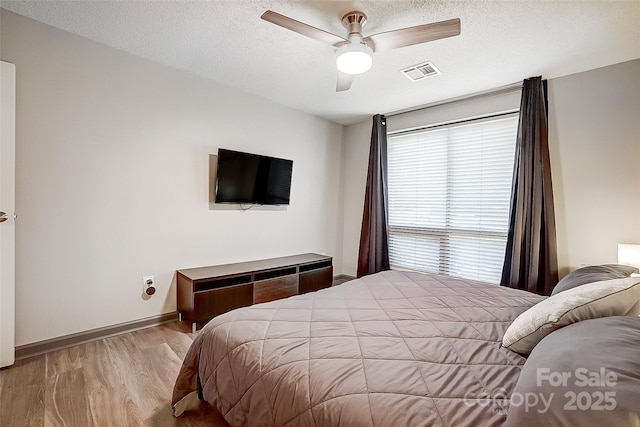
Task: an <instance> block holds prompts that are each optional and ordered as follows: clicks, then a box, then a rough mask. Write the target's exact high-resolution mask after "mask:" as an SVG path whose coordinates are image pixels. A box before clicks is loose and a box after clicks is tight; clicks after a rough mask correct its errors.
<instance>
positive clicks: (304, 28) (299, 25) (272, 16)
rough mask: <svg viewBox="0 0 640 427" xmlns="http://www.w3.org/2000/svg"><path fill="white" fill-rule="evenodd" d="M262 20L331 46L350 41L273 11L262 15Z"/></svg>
mask: <svg viewBox="0 0 640 427" xmlns="http://www.w3.org/2000/svg"><path fill="white" fill-rule="evenodd" d="M261 18H262V19H264V20H265V21H267V22H271V23H272V24H276V25H279V26H280V27H283V28H286V29H287V30H291V31H295V32H296V33H299V34H302V35H303V36H307V37H311V38H312V39H315V40H319V41H321V42H325V43H329V44H330V45H335V44H338V43H343V42H345V41H348V40H347V39H345V38H343V37H340V36H336V35H335V34H332V33H329V32H327V31H324V30H321V29H319V28H316V27H312V26H311V25H307V24H305V23H303V22H300V21H296V20H295V19H292V18H289V17H288V16H284V15H280V14H279V13H276V12H274V11H272V10H267V11H266V12H265V13H263V14H262V16H261Z"/></svg>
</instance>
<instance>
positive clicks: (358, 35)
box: [342, 11, 367, 43]
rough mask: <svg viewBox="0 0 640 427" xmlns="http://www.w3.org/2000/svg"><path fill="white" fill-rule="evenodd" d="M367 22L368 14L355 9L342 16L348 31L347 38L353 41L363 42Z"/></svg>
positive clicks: (343, 23)
mask: <svg viewBox="0 0 640 427" xmlns="http://www.w3.org/2000/svg"><path fill="white" fill-rule="evenodd" d="M366 23H367V15H365V14H364V13H363V12H359V11H353V12H349V13H347V14H346V15H344V16H343V17H342V25H344V26H345V28H346V29H347V31H348V36H347V38H348V39H349V41H350V42H352V43H362V28H363V27H364V25H365V24H366Z"/></svg>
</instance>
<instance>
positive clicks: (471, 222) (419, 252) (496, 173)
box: [388, 114, 518, 283]
mask: <svg viewBox="0 0 640 427" xmlns="http://www.w3.org/2000/svg"><path fill="white" fill-rule="evenodd" d="M517 127H518V116H517V114H510V115H508V116H502V117H500V118H493V119H483V120H478V121H471V122H466V123H459V124H452V125H446V126H438V127H434V128H431V129H427V130H420V131H412V132H400V133H396V134H391V135H389V138H388V188H389V258H390V262H391V266H392V267H393V268H400V269H410V270H418V271H427V272H437V273H444V274H448V275H451V276H458V277H463V278H468V279H475V280H480V281H484V282H490V283H499V282H500V277H501V274H502V263H503V261H504V252H505V246H506V240H507V229H508V224H509V202H510V198H511V180H512V174H513V159H514V151H515V145H516V133H517Z"/></svg>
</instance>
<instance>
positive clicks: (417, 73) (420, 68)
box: [400, 61, 440, 82]
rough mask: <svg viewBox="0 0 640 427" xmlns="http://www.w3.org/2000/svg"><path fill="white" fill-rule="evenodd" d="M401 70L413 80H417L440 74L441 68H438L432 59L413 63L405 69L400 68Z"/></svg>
mask: <svg viewBox="0 0 640 427" xmlns="http://www.w3.org/2000/svg"><path fill="white" fill-rule="evenodd" d="M400 72H401V73H402V74H404V76H405V77H406V78H408V79H409V80H411V81H412V82H417V81H420V80H424V79H426V78H427V77H433V76H437V75H438V74H440V70H438V69H437V68H436V66H435V65H433V64H432V63H431V62H430V61H427V62H423V63H422V64H418V65H412V66H411V67H408V68H405V69H404V70H400Z"/></svg>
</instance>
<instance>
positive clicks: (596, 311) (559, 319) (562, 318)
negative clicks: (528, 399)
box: [502, 277, 640, 354]
mask: <svg viewBox="0 0 640 427" xmlns="http://www.w3.org/2000/svg"><path fill="white" fill-rule="evenodd" d="M639 302H640V277H629V278H625V279H613V280H604V281H601V282H594V283H589V284H586V285H582V286H579V287H576V288H573V289H568V290H566V291H563V292H559V293H557V294H555V295H553V296H551V297H549V298H547V299H546V300H544V301H542V302H539V303H538V304H536V305H534V306H533V307H531V308H530V309H529V310H527V311H525V312H524V313H522V314H521V315H520V316H518V317H517V318H516V320H514V321H513V323H511V325H510V326H509V328H508V329H507V331H506V332H505V334H504V337H502V345H504V346H505V347H507V348H508V349H510V350H512V351H515V352H517V353H522V354H527V353H531V350H533V347H535V345H536V344H538V342H540V340H541V339H542V338H544V337H545V336H547V335H549V334H550V333H551V332H553V331H555V330H556V329H559V328H562V327H563V326H567V325H570V324H572V323H576V322H579V321H581V320H586V319H595V318H597V317H606V316H625V315H637V314H639V313H638V312H637V311H638V309H639V307H640V304H639Z"/></svg>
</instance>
